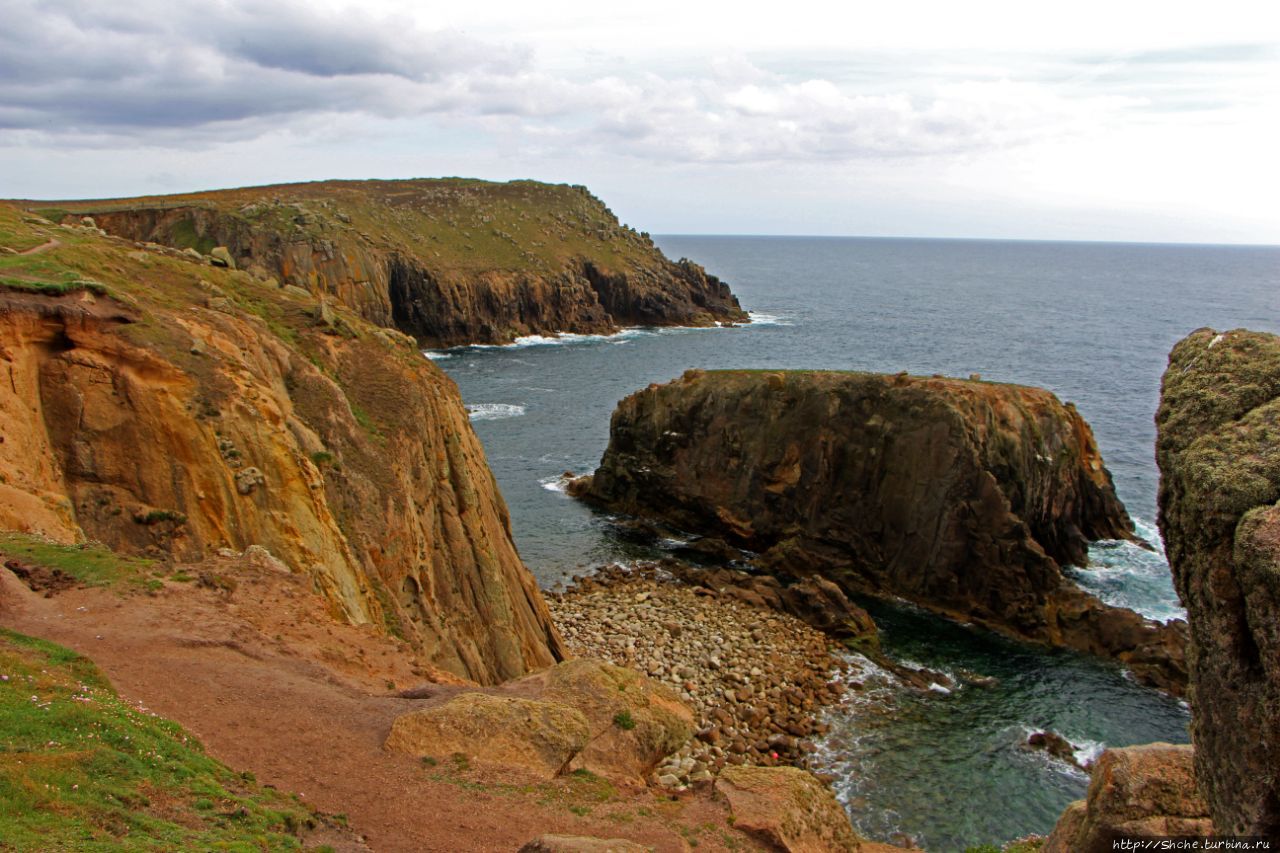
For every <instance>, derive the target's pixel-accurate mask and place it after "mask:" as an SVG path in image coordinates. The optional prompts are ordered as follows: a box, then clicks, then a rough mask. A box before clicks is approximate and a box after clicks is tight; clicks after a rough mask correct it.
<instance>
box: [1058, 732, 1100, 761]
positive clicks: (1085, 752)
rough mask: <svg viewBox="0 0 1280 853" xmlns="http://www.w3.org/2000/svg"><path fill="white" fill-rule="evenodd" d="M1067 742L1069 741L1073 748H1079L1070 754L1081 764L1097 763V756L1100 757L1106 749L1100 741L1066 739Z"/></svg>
mask: <svg viewBox="0 0 1280 853" xmlns="http://www.w3.org/2000/svg"><path fill="white" fill-rule="evenodd" d="M1067 740H1069V741H1071V743H1072V745H1073V746H1078V747H1079V748H1078V749H1076V751H1075V752H1074V753H1072V754H1073V755H1075V757H1076V761H1079V762H1080V763H1081V764H1092V763H1093V762H1095V761H1097V760H1098V756H1100V755H1102V753H1103V752H1104V751H1105V750H1106V748H1107V745H1106V744H1105V743H1103V742H1102V741H1100V740H1086V739H1079V740H1077V739H1076V738H1067Z"/></svg>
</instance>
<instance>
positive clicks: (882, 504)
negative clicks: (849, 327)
mask: <svg viewBox="0 0 1280 853" xmlns="http://www.w3.org/2000/svg"><path fill="white" fill-rule="evenodd" d="M575 491H576V492H577V493H578V494H580V495H582V496H583V497H584V498H585V499H586V500H588V501H591V502H593V503H596V504H599V505H603V506H607V507H609V508H611V509H613V510H616V511H622V512H626V513H631V514H635V515H641V516H649V517H656V518H660V519H663V520H664V521H666V522H668V523H670V524H672V525H674V526H676V527H678V528H680V529H683V530H687V531H694V532H699V533H703V534H707V535H712V536H717V537H721V538H723V539H725V540H726V541H728V542H730V543H731V544H733V545H736V546H739V547H741V548H744V549H747V550H749V551H752V552H755V553H756V554H758V555H759V556H758V557H757V558H756V562H757V563H758V564H759V565H760V566H762V567H764V568H766V569H768V570H769V571H770V572H772V573H774V574H776V575H779V576H780V577H784V578H788V579H793V578H794V579H798V578H802V577H805V576H808V575H811V574H815V573H816V574H821V575H823V576H825V577H827V578H830V579H832V580H834V581H836V582H837V583H839V584H840V585H841V586H842V587H844V588H845V589H846V590H848V591H853V592H869V593H872V594H880V595H892V596H901V597H903V598H907V599H909V600H911V601H914V602H916V603H918V604H920V605H922V606H925V607H927V608H930V609H932V610H935V611H937V612H941V613H944V614H947V615H952V616H955V617H957V618H962V619H965V620H970V621H975V622H979V623H982V624H984V625H988V626H990V627H993V628H996V629H998V630H1002V631H1005V632H1007V633H1012V634H1014V635H1016V636H1019V637H1024V638H1028V639H1034V640H1037V641H1044V642H1049V643H1054V644H1060V645H1065V646H1068V647H1072V648H1077V649H1081V650H1084V651H1088V652H1092V653H1097V654H1103V655H1107V656H1111V657H1115V658H1117V659H1119V660H1121V661H1123V662H1125V663H1126V664H1127V665H1128V666H1129V667H1130V668H1131V669H1132V670H1133V671H1134V672H1135V674H1137V675H1138V676H1139V677H1141V678H1143V679H1144V680H1147V681H1149V682H1151V683H1153V684H1156V685H1158V686H1161V687H1164V688H1166V689H1169V690H1172V691H1174V692H1176V691H1178V690H1179V689H1180V688H1181V684H1182V683H1183V679H1184V663H1183V659H1182V627H1183V626H1181V624H1180V623H1175V624H1173V625H1171V626H1165V625H1160V624H1158V623H1154V622H1151V621H1149V620H1145V619H1143V618H1142V617H1141V616H1139V615H1138V614H1136V613H1133V612H1132V611H1129V610H1125V609H1122V608H1113V607H1108V606H1106V605H1104V604H1102V603H1101V602H1100V601H1098V600H1097V599H1095V598H1093V597H1092V596H1089V595H1087V594H1086V593H1084V592H1083V591H1081V590H1080V589H1079V588H1078V587H1076V586H1075V584H1073V583H1072V582H1070V581H1069V580H1068V579H1067V578H1065V577H1064V575H1063V573H1062V570H1061V566H1062V565H1064V564H1075V565H1084V564H1085V563H1086V562H1087V558H1088V545H1089V543H1090V542H1092V541H1096V540H1100V539H1133V538H1135V537H1134V533H1133V524H1132V522H1131V521H1130V519H1129V516H1128V514H1127V513H1126V512H1125V509H1124V506H1123V505H1122V504H1121V502H1120V501H1119V499H1118V498H1117V497H1116V494H1115V490H1114V488H1113V486H1112V482H1111V476H1110V474H1109V473H1108V472H1107V469H1106V467H1105V466H1104V464H1103V461H1102V457H1101V455H1100V454H1099V452H1098V447H1097V444H1096V442H1095V441H1094V438H1093V434H1092V431H1091V430H1090V429H1089V425H1088V424H1087V423H1086V422H1085V421H1084V419H1083V418H1082V417H1081V416H1080V414H1079V412H1077V411H1076V410H1075V408H1074V407H1073V406H1071V405H1070V404H1063V403H1062V402H1060V401H1059V400H1058V399H1057V398H1056V397H1055V396H1054V395H1053V394H1051V393H1049V392H1048V391H1044V390H1042V389H1037V388H1028V387H1024V386H1018V385H1005V384H997V383H990V382H982V381H976V380H959V379H947V378H937V377H935V378H923V377H914V376H908V375H907V374H905V373H904V374H899V375H878V374H867V373H847V372H819V371H763V372H762V371H689V372H687V373H686V374H685V375H684V376H683V377H682V378H681V379H679V380H677V381H675V382H671V383H668V384H666V385H651V386H650V387H649V388H647V389H645V390H643V391H640V392H638V393H636V394H633V395H631V396H630V397H628V398H626V399H625V400H623V401H622V402H621V403H620V404H619V405H618V408H617V409H616V411H615V412H614V415H613V419H612V423H611V426H610V441H609V447H608V449H607V450H606V452H605V454H604V457H603V459H602V461H601V464H600V467H599V469H597V471H596V472H595V474H594V475H592V476H591V478H590V479H589V480H584V481H582V482H580V483H578V484H577V486H576V488H575Z"/></svg>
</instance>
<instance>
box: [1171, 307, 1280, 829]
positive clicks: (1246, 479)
mask: <svg viewBox="0 0 1280 853" xmlns="http://www.w3.org/2000/svg"><path fill="white" fill-rule="evenodd" d="M1156 424H1157V427H1158V433H1157V442H1156V461H1157V463H1158V464H1159V466H1160V496H1159V504H1160V531H1161V534H1162V536H1163V537H1164V541H1165V548H1166V550H1167V552H1168V555H1169V564H1170V566H1171V568H1172V570H1173V578H1174V586H1175V587H1176V589H1177V591H1178V595H1179V597H1180V598H1181V599H1182V603H1183V605H1184V606H1185V607H1186V608H1187V616H1188V621H1189V623H1190V642H1189V656H1188V657H1189V662H1190V676H1191V686H1190V691H1189V695H1188V698H1189V700H1190V704H1191V717H1192V722H1191V733H1192V741H1193V742H1194V743H1195V744H1196V753H1195V756H1196V772H1197V775H1198V778H1199V784H1200V786H1201V789H1202V790H1203V792H1204V795H1205V798H1206V799H1207V800H1208V803H1209V808H1210V811H1211V812H1212V815H1213V820H1214V825H1215V827H1216V829H1217V831H1218V832H1219V833H1222V834H1229V835H1259V836H1264V837H1267V838H1271V839H1280V776H1278V775H1277V772H1276V771H1277V768H1278V767H1280V337H1276V336H1275V335H1269V334H1263V333H1258V332H1249V331H1245V330H1235V331H1231V332H1223V333H1219V332H1216V331H1215V330H1213V329H1199V330H1197V331H1195V332H1193V333H1192V334H1191V335H1189V336H1188V337H1187V338H1185V339H1184V340H1183V341H1181V342H1180V343H1178V345H1177V346H1175V347H1174V348H1173V351H1172V353H1171V354H1170V356H1169V367H1168V370H1166V372H1165V374H1164V382H1163V386H1162V389H1161V400H1160V409H1159V411H1158V413H1157V415H1156Z"/></svg>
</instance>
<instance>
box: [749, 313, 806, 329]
mask: <svg viewBox="0 0 1280 853" xmlns="http://www.w3.org/2000/svg"><path fill="white" fill-rule="evenodd" d="M747 316H748V317H750V318H751V325H752V326H794V325H795V323H793V322H791V320H789V319H788V318H786V317H782V316H779V315H777V314H766V313H764V312H763V311H748V312H747Z"/></svg>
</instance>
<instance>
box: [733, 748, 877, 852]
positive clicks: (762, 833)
mask: <svg viewBox="0 0 1280 853" xmlns="http://www.w3.org/2000/svg"><path fill="white" fill-rule="evenodd" d="M715 790H716V792H717V793H718V794H720V795H721V796H723V797H724V798H725V799H726V800H728V802H729V810H730V811H731V812H732V813H733V826H734V828H735V829H739V830H741V831H743V832H745V833H747V834H748V835H750V836H753V837H754V838H756V839H758V840H759V841H761V842H763V843H764V844H766V845H768V846H769V849H772V850H783V851H787V853H828V851H837V850H840V851H856V850H873V849H876V847H874V846H869V845H867V843H866V842H865V841H863V840H862V839H861V838H859V837H858V835H857V833H855V832H854V831H853V827H852V826H851V825H850V823H849V816H848V815H846V814H845V812H844V809H842V808H841V807H840V804H839V803H838V802H836V798H835V795H834V794H832V793H831V791H830V789H828V788H827V787H826V786H824V785H823V784H822V783H821V782H819V781H818V780H817V779H816V778H815V777H814V776H813V775H812V774H811V773H806V772H805V771H803V770H799V769H797V768H795V767H748V766H745V765H732V764H730V765H727V766H726V767H725V768H724V769H723V770H722V771H720V776H719V778H717V779H716V783H715Z"/></svg>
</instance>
